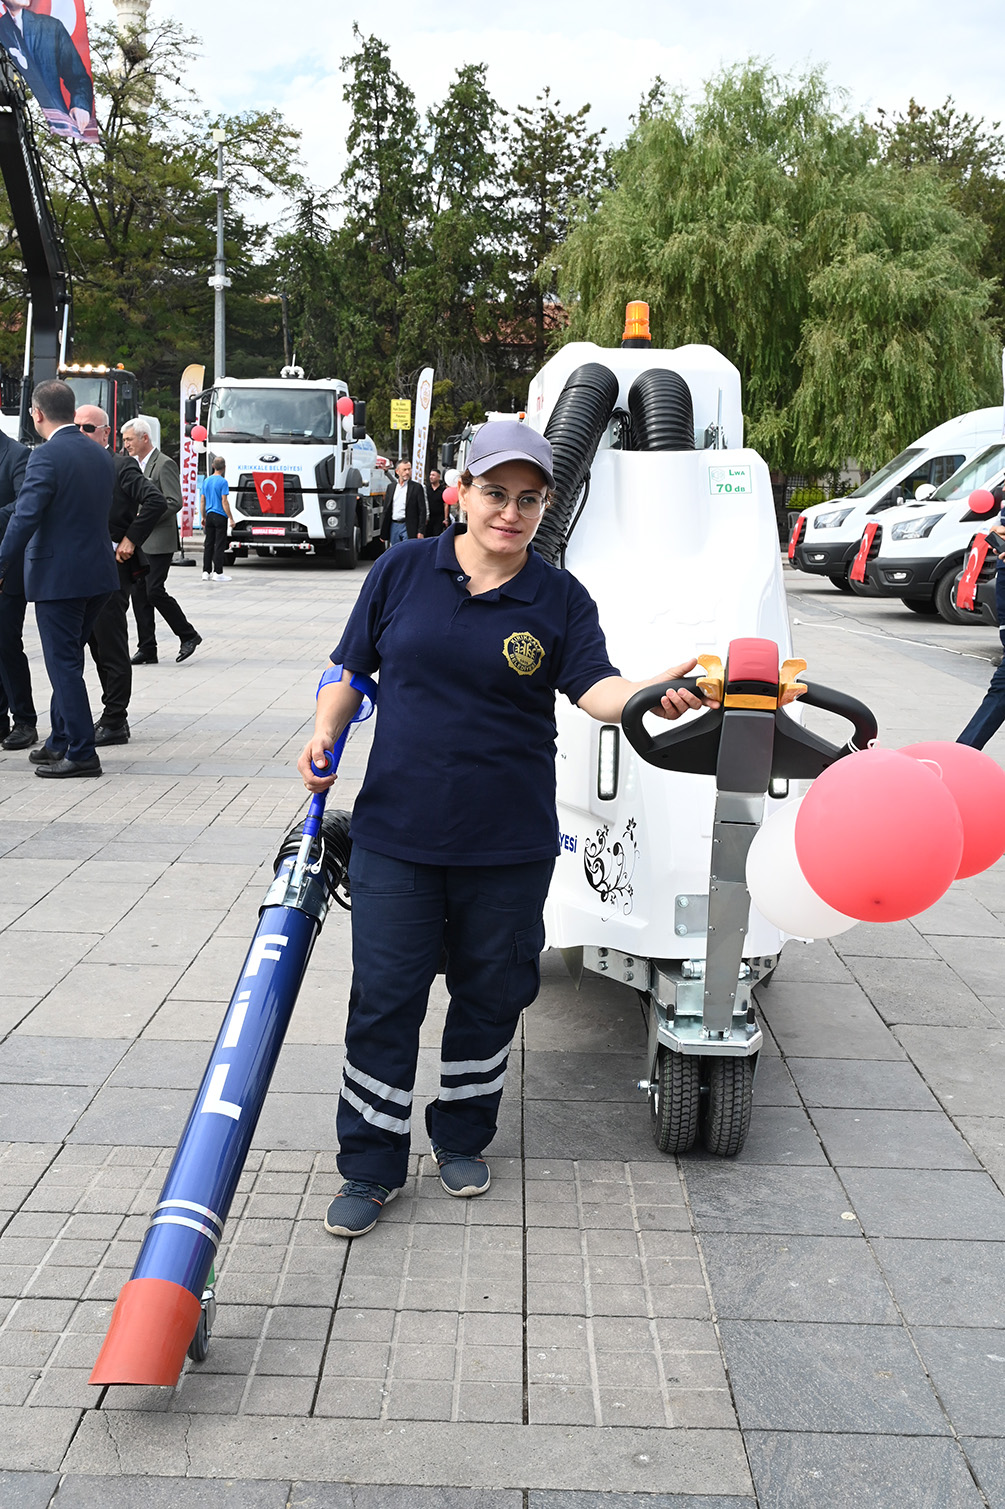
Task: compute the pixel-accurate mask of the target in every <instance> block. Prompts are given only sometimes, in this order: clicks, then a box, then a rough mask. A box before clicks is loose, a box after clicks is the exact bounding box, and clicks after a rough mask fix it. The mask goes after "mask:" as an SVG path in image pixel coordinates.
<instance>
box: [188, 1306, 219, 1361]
mask: <svg viewBox="0 0 1005 1509" xmlns="http://www.w3.org/2000/svg"><path fill="white" fill-rule="evenodd" d="M212 1334H213V1333H212V1332H211V1331H210V1329H209V1315H208V1313H207V1310H206V1303H205V1301H203V1306H202V1309H201V1310H200V1311H199V1324H198V1325H197V1326H196V1328H195V1335H194V1336H193V1337H192V1340H191V1342H190V1343H189V1348H188V1355H189V1357H191V1359H192V1361H193V1362H205V1361H206V1358H207V1357H208V1356H209V1338H210V1336H211V1335H212Z"/></svg>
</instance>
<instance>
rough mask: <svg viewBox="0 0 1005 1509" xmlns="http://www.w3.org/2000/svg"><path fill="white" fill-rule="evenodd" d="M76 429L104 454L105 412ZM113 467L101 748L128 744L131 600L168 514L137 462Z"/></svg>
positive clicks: (87, 413)
mask: <svg viewBox="0 0 1005 1509" xmlns="http://www.w3.org/2000/svg"><path fill="white" fill-rule="evenodd" d="M74 423H75V424H76V426H77V428H78V430H80V431H82V433H83V434H85V435H86V436H87V438H88V439H89V440H93V441H94V442H95V443H96V444H97V445H100V446H101V447H102V449H106V448H107V446H108V437H109V435H110V434H111V427H110V425H109V423H108V415H107V414H106V413H105V411H104V409H99V408H98V407H97V405H96V404H92V403H85V404H82V405H81V407H80V408H79V409H78V410H77V412H76V414H75V415H74ZM112 464H113V467H114V477H115V486H114V489H113V492H112V506H111V509H110V511H109V514H108V530H109V533H110V535H111V538H112V544H113V545H114V546H115V560H116V563H117V570H118V584H117V588H116V590H115V591H114V592H113V593H112V594H111V596H110V597H109V599H108V602H107V603H106V604H105V606H104V607H103V608H102V610H101V612H100V613H99V615H98V617H97V620H96V621H95V624H94V628H93V631H92V633H91V637H90V639H89V640H88V648H89V649H90V651H91V654H92V655H93V657H94V663H95V665H96V666H97V668H98V676H99V678H100V680H101V695H102V713H101V717H100V719H99V720H98V722H97V723H96V724H95V725H94V742H95V744H96V745H98V746H102V745H105V744H127V743H128V742H129V722H128V716H127V715H128V712H129V698H130V696H131V695H132V689H133V667H132V662H131V660H130V655H129V617H128V615H129V601H130V595H131V593H132V587H133V582H134V581H135V580H136V578H137V577H138V576H142V575H144V574H145V573H146V572H147V571H148V570H149V567H148V565H147V560H146V557H145V556H144V554H143V551H142V550H140V549H139V546H141V545H142V544H143V541H144V540H145V539H146V538H147V536H148V535H149V534H150V532H151V530H152V529H153V527H154V525H155V524H156V523H157V521H158V520H159V519H161V518H163V516H164V514H165V513H167V511H168V505H167V499H166V498H165V497H164V494H163V493H162V492H160V491H159V490H158V489H157V488H156V487H155V486H154V484H153V483H152V482H151V481H150V479H149V477H145V476H144V475H143V472H142V471H141V470H140V468H139V465H138V464H137V462H136V461H134V460H133V458H132V456H129V455H127V454H126V452H125V451H119V452H118V453H117V454H116V455H114V456H113V457H112Z"/></svg>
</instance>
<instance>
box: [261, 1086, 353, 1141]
mask: <svg viewBox="0 0 1005 1509" xmlns="http://www.w3.org/2000/svg"><path fill="white" fill-rule="evenodd" d="M336 1084H337V1080H336ZM336 1104H337V1095H336V1093H335V1087H334V1086H333V1087H332V1088H331V1089H329V1090H328V1091H327V1092H326V1093H324V1094H317V1093H314V1094H290V1093H287V1092H284V1091H282V1090H270V1092H269V1094H268V1096H267V1097H266V1101H265V1105H264V1107H263V1109H262V1115H261V1119H260V1120H259V1123H258V1126H257V1128H256V1130H255V1140H254V1143H253V1146H254V1147H259V1148H302V1147H311V1148H317V1149H319V1150H323V1149H326V1148H328V1149H332V1150H334V1149H335V1148H337V1147H338V1138H337V1137H336V1135H335V1109H336Z"/></svg>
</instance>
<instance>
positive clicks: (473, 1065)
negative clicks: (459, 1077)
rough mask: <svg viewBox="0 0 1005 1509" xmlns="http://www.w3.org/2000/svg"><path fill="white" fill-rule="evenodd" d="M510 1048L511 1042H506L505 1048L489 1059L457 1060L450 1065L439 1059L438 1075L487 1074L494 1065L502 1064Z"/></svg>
mask: <svg viewBox="0 0 1005 1509" xmlns="http://www.w3.org/2000/svg"><path fill="white" fill-rule="evenodd" d="M512 1046H513V1043H512V1041H510V1042H508V1043H507V1044H506V1046H505V1048H500V1049H499V1052H498V1053H494V1054H493V1055H492V1057H491V1058H459V1059H455V1060H454V1061H453V1062H450V1063H448V1062H447V1061H446V1059H442V1058H441V1059H440V1073H441V1074H487V1073H488V1071H489V1070H490V1069H494V1068H495V1066H496V1064H501V1063H503V1061H504V1060H505V1058H506V1056H507V1054H508V1053H509V1050H510V1049H511V1048H512Z"/></svg>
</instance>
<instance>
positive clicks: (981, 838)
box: [900, 739, 1005, 880]
mask: <svg viewBox="0 0 1005 1509" xmlns="http://www.w3.org/2000/svg"><path fill="white" fill-rule="evenodd" d="M900 753H901V754H906V755H910V756H911V757H912V759H915V760H926V761H928V760H930V761H932V763H933V764H934V765H935V766H936V767H937V769H936V772H935V773H936V775H938V776H939V777H940V778H941V780H942V784H943V785H944V786H945V787H946V789H947V790H948V791H949V792H950V793H951V794H952V797H953V800H954V801H955V803H956V805H957V807H958V808H959V809H960V817H961V818H962V819H963V858H962V859H961V860H960V868H959V869H958V870H957V872H956V878H957V880H963V879H964V878H965V877H966V876H967V875H979V874H980V872H981V870H987V869H989V868H990V866H991V865H993V864H995V863H997V861H998V860H999V859H1001V857H1002V855H1003V854H1005V770H1002V768H1001V766H1000V765H996V764H995V762H994V760H992V758H991V756H990V755H986V754H982V753H981V751H980V750H979V749H971V747H970V745H969V744H951V743H950V742H949V740H948V739H930V740H929V741H928V742H927V743H924V744H908V745H906V746H905V747H904V748H903V749H902V750H901V751H900ZM929 768H931V767H929Z"/></svg>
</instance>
